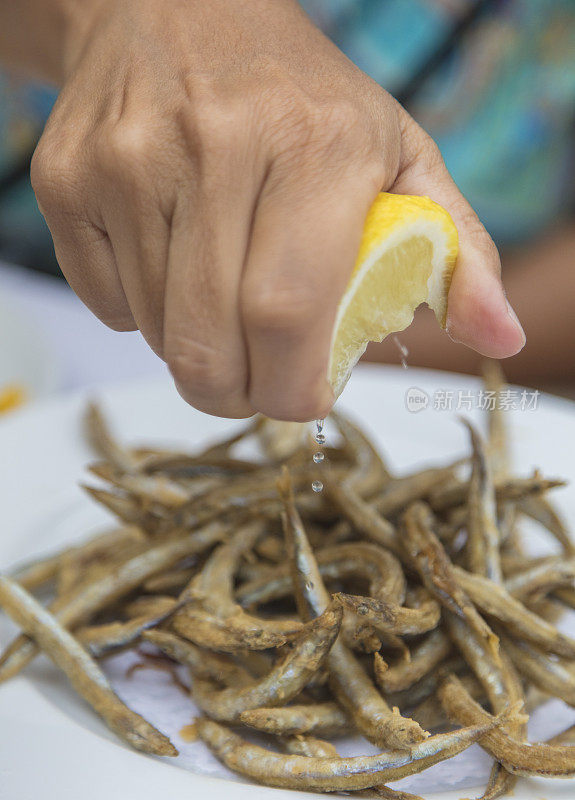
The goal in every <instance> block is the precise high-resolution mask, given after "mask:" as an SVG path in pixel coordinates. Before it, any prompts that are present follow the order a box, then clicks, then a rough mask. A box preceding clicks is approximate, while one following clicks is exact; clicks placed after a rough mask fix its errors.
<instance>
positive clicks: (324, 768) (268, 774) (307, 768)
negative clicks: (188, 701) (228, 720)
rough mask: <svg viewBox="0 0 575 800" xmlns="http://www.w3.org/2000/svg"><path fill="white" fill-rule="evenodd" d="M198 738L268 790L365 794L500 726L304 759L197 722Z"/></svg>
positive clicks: (490, 724)
mask: <svg viewBox="0 0 575 800" xmlns="http://www.w3.org/2000/svg"><path fill="white" fill-rule="evenodd" d="M196 724H197V726H198V734H199V736H200V738H201V739H202V740H203V741H204V742H205V743H206V744H207V745H208V747H209V748H210V750H211V751H212V752H213V753H214V755H215V756H216V757H217V758H219V760H220V761H222V763H224V764H225V765H226V766H227V767H229V768H230V769H232V770H234V771H235V772H239V773H240V774H241V775H245V776H246V777H249V778H252V779H254V780H256V781H258V782H259V783H263V784H265V785H267V786H278V787H284V788H286V789H302V790H304V789H307V790H316V791H323V792H330V791H331V792H335V791H338V790H342V791H355V790H357V789H368V788H369V787H371V786H377V785H379V784H381V783H384V782H389V781H396V780H400V779H401V778H405V777H406V776H408V775H414V774H415V773H417V772H422V771H423V770H424V769H427V768H428V767H430V766H431V765H432V764H437V763H438V762H439V761H444V760H445V759H446V758H451V757H453V756H455V755H457V754H458V753H461V752H462V751H463V750H466V749H467V748H468V747H469V746H470V745H471V744H473V743H474V742H476V741H478V740H479V739H480V738H481V737H483V736H485V734H486V733H487V732H488V731H490V730H491V729H492V728H494V727H495V726H497V725H498V724H500V720H499V719H496V718H491V717H490V719H489V722H486V723H484V724H482V725H475V726H473V727H470V728H460V729H459V730H456V731H451V732H450V733H440V734H437V735H436V736H431V737H430V738H429V739H426V740H425V741H424V742H420V743H419V744H415V745H413V747H412V748H411V750H410V751H409V752H405V751H403V752H402V751H397V750H391V751H388V752H384V753H379V754H378V755H375V756H356V757H353V758H325V757H323V758H306V757H305V756H290V755H284V754H280V753H274V752H272V751H270V750H265V749H264V748H263V747H258V746H257V745H253V744H250V743H248V742H247V741H246V740H245V739H242V738H241V737H240V736H238V735H237V734H236V733H233V732H232V731H231V730H230V729H229V728H226V727H225V726H223V725H220V724H219V723H217V722H213V721H212V720H209V719H198V720H197V723H196Z"/></svg>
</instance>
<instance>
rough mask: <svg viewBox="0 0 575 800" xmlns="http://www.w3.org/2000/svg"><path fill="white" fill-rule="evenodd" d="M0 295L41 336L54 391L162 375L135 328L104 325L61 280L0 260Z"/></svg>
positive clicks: (163, 370) (158, 362) (161, 365)
mask: <svg viewBox="0 0 575 800" xmlns="http://www.w3.org/2000/svg"><path fill="white" fill-rule="evenodd" d="M0 296H1V297H2V300H3V304H4V305H6V304H7V303H8V304H9V305H10V306H11V308H12V309H15V310H16V311H19V312H20V314H21V315H22V316H24V317H26V318H27V321H28V323H29V324H30V325H32V326H33V327H34V328H35V329H36V331H37V332H38V334H39V335H40V336H41V338H42V339H43V340H44V344H45V346H46V350H47V353H48V356H47V357H49V358H52V359H53V361H54V368H55V369H54V371H55V374H56V378H57V380H56V386H57V389H58V390H62V391H64V390H71V389H76V388H80V387H95V386H99V385H102V384H103V383H110V382H118V381H123V380H130V379H137V378H145V377H153V376H159V375H166V374H167V369H166V367H165V365H164V363H163V362H162V361H161V360H160V359H159V358H158V357H157V356H156V355H155V354H154V353H153V352H152V351H151V350H150V348H149V347H148V346H147V344H146V343H145V341H144V340H143V338H142V337H141V335H140V333H139V332H137V331H136V332H134V333H117V332H115V331H111V330H109V329H108V328H106V327H105V325H103V324H102V323H101V322H100V321H99V320H98V319H96V317H94V316H93V314H92V313H91V312H90V311H88V309H87V308H86V307H85V306H84V305H83V303H81V302H80V300H79V299H78V298H77V297H76V295H75V294H74V293H73V292H72V290H71V289H70V288H69V287H68V286H67V284H65V283H64V282H63V281H58V280H57V279H55V278H51V277H49V276H44V275H41V274H38V273H35V272H31V271H29V270H25V269H21V268H18V267H14V266H10V265H7V264H3V263H1V262H0ZM0 346H2V347H4V346H10V343H9V342H2V343H1V344H0Z"/></svg>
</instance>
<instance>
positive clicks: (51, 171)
mask: <svg viewBox="0 0 575 800" xmlns="http://www.w3.org/2000/svg"><path fill="white" fill-rule="evenodd" d="M31 177H32V185H33V187H34V191H35V193H36V197H37V199H38V205H39V207H40V210H41V211H42V213H43V214H44V217H45V219H46V223H47V225H48V227H49V228H50V233H51V234H52V238H53V240H54V250H55V252H56V258H57V259H58V263H59V265H60V268H61V269H62V272H63V273H64V275H65V277H66V280H67V281H68V283H69V284H70V286H71V287H72V289H73V290H74V291H75V292H76V294H77V295H78V297H79V298H80V299H81V300H82V301H83V302H84V303H85V304H86V305H87V306H88V308H89V309H90V310H91V311H92V312H93V313H94V314H95V315H96V316H97V317H98V318H99V319H100V320H102V322H104V323H105V324H106V325H107V326H108V327H110V328H113V329H114V330H117V331H133V330H135V329H136V327H137V326H136V323H135V321H134V318H133V317H132V313H131V311H130V307H129V304H128V301H127V299H126V295H125V293H124V289H123V287H122V283H121V281H120V277H119V275H118V269H117V265H116V261H115V258H114V253H113V250H112V247H111V244H110V240H109V238H108V236H107V234H106V232H105V231H103V230H102V229H101V228H100V227H98V226H96V225H95V224H94V223H93V222H91V221H90V219H89V218H88V214H87V212H86V211H85V208H84V205H83V204H81V203H80V202H79V199H80V197H81V196H82V192H81V189H80V187H76V186H75V184H74V182H73V181H72V180H71V179H70V174H69V165H68V160H67V159H62V160H61V161H59V160H58V159H57V158H55V157H54V156H52V157H47V156H46V155H43V154H42V153H39V151H37V152H36V154H35V156H34V160H33V162H32V173H31Z"/></svg>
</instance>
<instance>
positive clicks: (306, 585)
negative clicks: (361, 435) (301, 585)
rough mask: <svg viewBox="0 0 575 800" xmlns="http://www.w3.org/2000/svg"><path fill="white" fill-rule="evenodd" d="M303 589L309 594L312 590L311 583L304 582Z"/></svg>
mask: <svg viewBox="0 0 575 800" xmlns="http://www.w3.org/2000/svg"><path fill="white" fill-rule="evenodd" d="M305 588H306V589H307V591H308V592H311V590H312V589H313V581H306V584H305Z"/></svg>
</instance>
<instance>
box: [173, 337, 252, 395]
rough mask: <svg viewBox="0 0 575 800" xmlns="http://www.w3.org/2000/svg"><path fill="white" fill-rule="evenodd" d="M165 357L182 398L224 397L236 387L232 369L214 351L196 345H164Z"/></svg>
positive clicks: (202, 345)
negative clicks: (182, 392)
mask: <svg viewBox="0 0 575 800" xmlns="http://www.w3.org/2000/svg"><path fill="white" fill-rule="evenodd" d="M165 358H166V362H167V364H168V368H169V370H170V373H171V375H172V377H173V379H174V381H175V382H176V384H178V386H179V387H180V388H181V389H182V390H184V391H185V394H186V397H190V398H193V399H195V400H197V399H199V398H204V397H207V396H211V397H214V398H221V397H226V396H228V395H230V394H232V393H233V392H235V391H236V390H237V388H238V380H237V376H236V374H235V371H234V370H230V369H228V367H227V365H226V361H225V360H224V358H223V357H222V354H221V353H219V352H218V351H217V350H216V349H214V348H212V347H210V346H209V345H204V344H201V343H199V342H193V341H185V342H180V343H178V344H176V343H174V342H173V341H168V342H166V344H165Z"/></svg>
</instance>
